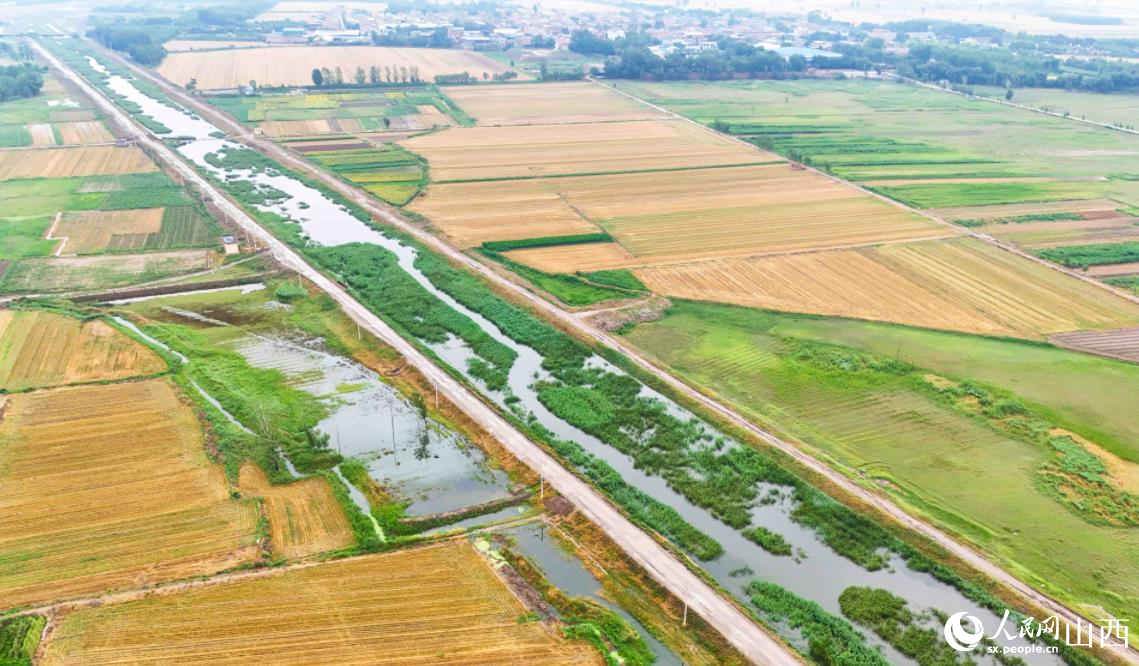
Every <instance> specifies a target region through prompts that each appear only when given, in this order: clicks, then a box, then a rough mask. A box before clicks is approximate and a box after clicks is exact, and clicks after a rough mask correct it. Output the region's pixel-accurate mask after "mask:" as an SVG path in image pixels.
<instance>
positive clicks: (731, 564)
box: [93, 65, 1059, 664]
mask: <svg viewBox="0 0 1139 666" xmlns="http://www.w3.org/2000/svg"><path fill="white" fill-rule="evenodd" d="M93 66H94V65H93ZM111 78H112V79H116V78H117V79H119V80H120V81H118V82H115V83H114V84H113V85H114V86H115V87H114V88H113V89H114V90H116V92H119V94H121V95H123V96H124V97H126V98H127V99H130V100H131V101H134V102H136V103H137V104H139V106H140V107H142V108H143V109H144V113H146V114H147V115H151V116H152V117H153V118H155V119H156V120H158V121H159V122H161V123H162V124H164V125H166V126H167V127H170V128H171V129H172V130H174V133H175V135H178V136H190V137H193V138H194V139H195V140H194V141H191V142H189V143H186V144H184V145H182V146H181V147H179V149H178V150H179V152H181V153H182V154H183V155H184V156H186V157H187V158H188V159H190V160H191V161H193V162H194V163H195V164H197V165H198V166H199V167H201V168H202V169H204V170H206V171H208V172H210V173H213V174H214V175H216V176H218V177H219V178H223V179H227V178H228V179H243V180H248V181H251V182H253V183H256V184H260V185H265V186H269V187H273V188H275V189H277V190H280V191H282V192H285V193H287V194H289V195H290V197H291V198H289V199H286V200H283V201H276V202H270V203H267V204H264V205H259V206H257V208H259V209H261V210H264V211H269V212H274V213H277V214H279V215H282V216H284V217H286V218H287V219H289V220H292V221H293V222H295V223H296V224H298V225H300V227H301V228H302V229H303V231H304V233H305V235H307V237H308V238H310V239H311V240H313V241H315V242H317V243H320V244H322V245H340V244H344V243H350V242H363V243H371V244H374V245H378V246H381V247H383V248H385V249H387V250H389V251H391V252H392V253H394V254H395V255H396V257H397V258H398V264H399V266H400V267H401V268H402V269H403V270H404V271H406V272H407V273H408V274H409V275H411V276H412V277H413V278H414V279H415V280H416V281H417V282H418V283H419V284H420V285H421V286H423V287H424V288H425V289H426V290H427V291H429V292H430V293H432V294H433V295H435V296H436V297H437V298H439V299H440V300H441V301H443V302H444V303H446V304H447V305H448V306H450V307H451V308H453V309H455V310H456V311H458V312H460V313H462V314H463V315H465V316H466V317H468V318H469V319H471V320H472V321H474V322H475V323H476V324H478V325H479V326H480V327H481V328H482V329H483V330H484V331H486V333H487V334H488V335H490V336H491V337H492V338H494V339H496V340H498V341H499V342H501V343H503V344H504V345H506V346H507V347H509V348H511V349H513V350H514V351H515V352H516V353H517V354H518V359H517V361H516V362H515V363H514V366H513V367H512V368H511V369H510V373H509V389H510V393H511V394H513V395H514V396H517V398H518V399H519V403H518V405H515V406H514V407H512V408H510V409H512V410H513V411H517V410H518V409H522V410H524V411H527V412H529V413H531V414H533V415H534V416H535V417H536V418H537V420H538V421H539V422H540V423H542V424H543V425H544V426H545V427H546V428H547V429H549V430H550V431H551V432H553V433H554V434H555V435H556V436H558V437H560V438H563V439H567V440H571V441H574V442H577V443H578V444H580V445H581V446H582V447H584V448H585V449H586V450H587V451H589V452H590V453H592V454H594V455H596V456H598V457H600V458H602V459H604V460H605V461H606V462H608V463H609V464H610V465H611V466H612V467H613V468H614V469H616V470H617V471H618V472H619V473H620V474H621V476H622V477H623V478H624V480H625V481H626V482H627V483H629V484H630V485H632V486H633V487H636V488H638V489H640V490H642V491H644V492H646V493H647V494H649V495H651V496H653V497H655V498H656V499H657V500H659V501H661V502H663V503H664V504H667V505H669V506H672V507H673V508H675V509H676V510H677V511H678V512H679V513H680V515H681V516H682V517H684V519H685V520H687V521H688V522H689V523H691V524H692V525H694V526H696V527H698V528H699V529H701V530H703V531H704V532H705V533H706V534H708V535H709V536H710V537H712V538H714V539H716V540H718V541H719V542H720V543H721V544H722V545H723V546H724V548H725V550H726V554H725V555H724V556H723V557H721V558H720V559H719V560H717V561H714V562H708V563H704V567H705V569H706V570H707V571H708V572H709V573H710V574H711V575H712V576H713V577H714V578H715V579H716V580H717V581H718V582H719V583H720V584H721V585H723V586H724V588H725V589H727V590H729V591H731V592H732V593H733V594H735V595H736V596H737V597H738V598H740V599H741V601H743V603H745V604H748V603H749V602H748V599H747V598H746V596H745V595H744V594H743V591H742V589H741V579H737V578H733V577H731V576H730V571H732V570H735V569H738V568H740V567H742V566H745V565H746V566H748V567H750V568H751V569H752V570H753V571H755V572H756V574H755V576H754V577H759V578H763V579H765V580H768V581H771V582H774V583H777V584H779V585H781V586H783V587H785V588H787V589H789V590H790V591H792V592H794V593H795V594H797V595H799V596H801V597H804V598H807V599H811V600H813V601H816V602H817V603H819V604H820V605H821V606H822V607H823V608H826V609H828V610H831V611H832V612H837V610H838V595H839V594H840V593H841V591H842V590H843V589H845V588H846V587H848V586H850V585H872V586H876V587H882V588H885V589H887V590H890V591H891V592H893V593H894V594H897V595H899V596H901V597H903V598H905V599H906V600H907V601H909V602H910V604H911V607H912V608H914V609H915V610H920V609H925V608H930V607H933V608H938V609H940V610H943V611H946V612H950V613H953V612H957V611H968V612H969V613H970V614H972V615H975V616H977V617H978V618H980V619H981V621H982V622H983V623H984V625H985V626H996V625H997V623H998V622H999V618H997V617H996V616H995V615H994V614H993V613H991V612H989V611H987V610H984V609H982V608H980V607H979V606H978V605H977V604H975V603H973V602H971V601H969V600H968V599H966V598H965V597H964V596H962V595H961V594H960V593H959V592H958V591H957V590H956V589H954V588H952V587H950V586H948V585H946V584H943V583H941V582H939V581H937V580H935V579H934V578H933V577H932V576H930V575H928V574H924V573H919V572H914V571H911V570H909V569H908V568H906V566H905V564H904V563H901V562H899V561H895V562H893V563H892V566H891V567H890V568H888V569H885V570H881V571H878V572H868V571H865V570H864V569H862V568H861V567H858V566H857V565H855V564H854V563H853V562H850V561H849V560H847V559H845V558H843V557H841V556H839V555H837V554H836V553H834V551H832V550H831V549H830V548H829V547H828V546H827V545H826V544H824V543H822V542H821V541H820V540H819V539H818V537H817V536H816V535H815V533H814V532H813V531H812V530H808V529H805V528H803V527H801V526H799V525H797V524H795V523H793V522H792V521H791V520H790V518H789V516H788V513H789V511H790V508H791V507H790V506H789V505H788V504H786V503H779V504H773V505H770V506H757V507H756V509H755V512H754V515H755V519H756V523H757V524H762V525H763V526H765V527H768V528H769V529H772V530H773V531H776V532H778V533H780V534H782V535H783V536H784V537H785V538H786V540H787V541H788V542H789V543H790V544H791V545H792V546H793V547H794V548H795V549H796V550H797V551H799V550H801V551H803V552H805V553H806V560H805V561H804V562H803V563H801V564H800V563H796V562H795V561H794V560H793V559H791V558H784V557H775V556H773V555H770V554H769V553H767V552H766V551H764V550H763V549H762V548H760V547H759V546H757V545H756V544H753V543H752V542H750V541H748V540H747V539H745V538H744V537H743V536H742V535H741V534H740V533H739V532H738V531H736V530H735V529H733V528H731V527H729V526H727V525H725V524H724V523H721V522H720V521H719V520H718V519H716V518H715V517H713V516H712V515H711V514H710V513H709V512H707V511H705V510H704V509H702V508H700V507H697V506H696V505H694V504H692V503H691V502H689V501H688V500H687V498H685V497H683V496H682V495H680V494H679V493H677V492H675V491H673V490H672V489H671V488H669V487H668V485H667V484H666V483H665V482H664V480H663V479H661V478H659V477H655V476H650V475H648V474H645V473H644V472H642V471H640V470H638V469H636V468H635V467H634V465H633V462H632V459H631V458H630V457H628V456H626V455H624V454H622V453H620V452H618V451H616V450H615V449H613V448H611V447H610V446H608V445H606V444H604V443H603V442H601V441H599V440H598V439H596V438H594V437H592V436H591V435H588V434H586V433H584V432H582V431H580V430H578V429H577V428H575V427H573V426H571V425H570V424H568V423H566V422H565V421H563V420H561V419H560V418H558V417H556V416H555V415H554V414H552V413H551V412H549V411H548V410H547V409H546V408H545V407H544V406H543V405H542V404H541V403H540V402H539V401H538V399H537V393H536V391H534V389H533V388H532V386H533V385H534V383H535V381H541V380H544V379H548V378H549V374H548V373H547V372H546V371H545V370H543V369H542V367H541V363H542V358H541V356H540V355H538V353H537V352H535V351H534V350H533V349H531V348H529V347H526V346H524V345H520V344H518V343H516V342H515V341H514V340H512V339H510V338H509V337H507V336H506V335H505V334H503V333H502V331H501V330H499V328H498V327H497V326H495V325H494V324H493V323H492V322H490V321H489V320H487V319H486V318H484V317H482V316H481V315H479V314H478V313H476V312H473V311H471V310H469V309H467V308H466V307H464V306H463V305H461V304H460V303H458V302H457V301H455V299H453V298H451V297H450V296H449V295H447V294H445V293H443V292H442V291H440V290H439V289H437V288H436V287H435V285H434V284H432V283H431V281H430V280H429V279H428V278H427V276H426V275H424V274H423V273H422V272H420V271H419V270H418V269H417V268H416V267H415V265H414V263H415V259H416V257H417V251H416V250H415V249H414V248H411V247H409V246H406V245H403V244H402V243H400V242H399V241H396V240H394V239H391V238H388V237H387V236H384V235H383V234H381V233H380V232H378V231H376V230H375V229H372V228H370V227H368V226H367V225H365V224H364V223H363V222H361V221H359V220H357V219H356V218H355V217H353V216H351V215H350V214H348V212H347V211H346V210H345V209H344V208H342V207H341V206H340V205H338V204H336V203H335V202H333V201H331V200H330V199H328V198H327V197H325V196H324V195H323V194H322V193H321V192H320V191H318V190H316V189H313V188H311V187H308V186H307V185H305V184H303V183H301V182H299V181H297V180H294V179H292V178H290V177H288V176H285V175H282V174H279V173H276V172H255V171H253V170H249V169H228V170H226V169H220V168H217V167H214V166H212V165H210V164H209V163H208V162H206V160H205V156H206V155H208V154H210V153H215V152H219V151H221V152H224V151H226V150H237V149H241V148H242V147H241V146H240V145H239V144H235V143H233V142H229V141H226V140H221V139H212V138H209V135H210V134H211V133H213V132H216V131H217V130H216V128H214V127H213V126H212V125H210V124H209V123H206V122H205V121H202V120H201V119H198V118H196V117H191V116H189V115H187V114H185V113H183V112H182V111H179V110H177V109H173V108H171V107H168V106H165V105H163V104H160V103H158V102H157V101H155V100H152V99H150V98H149V97H147V96H146V95H144V94H142V93H141V92H139V91H138V90H137V89H135V88H134V86H133V85H132V84H131V83H130V82H129V81H128V80H126V79H123V78H122V77H115V76H112V77H111ZM179 116H182V117H183V118H179ZM175 128H177V129H175ZM431 346H432V349H433V350H434V351H435V352H436V353H437V354H438V355H439V356H440V357H441V358H443V359H444V360H445V361H446V362H447V363H448V364H450V365H451V366H452V367H454V368H456V369H457V370H459V371H460V372H464V373H466V369H467V361H468V360H469V359H471V358H472V357H473V353H472V352H471V350H470V349H469V347H467V346H466V345H465V344H464V343H463V342H462V341H460V340H456V339H451V340H448V341H447V342H445V343H442V344H434V345H431ZM588 364H589V365H591V367H597V368H602V369H604V370H606V371H609V372H616V373H620V370H618V369H617V368H615V367H613V366H612V365H611V364H608V363H607V362H606V361H604V360H603V359H600V358H592V359H589V361H588ZM468 378H469V379H470V380H471V382H472V383H473V384H474V385H476V386H483V385H482V383H481V381H480V380H478V379H476V378H473V377H470V376H469V375H468ZM483 388H484V391H483V392H484V393H485V394H486V395H487V396H488V397H489V398H491V399H492V400H494V401H495V402H497V403H498V404H499V405H500V406H502V407H504V408H506V407H507V405H506V403H505V399H506V397H507V394H506V393H500V392H491V391H486V390H485V387H483ZM642 395H648V396H652V397H653V398H655V399H657V400H658V401H660V403H661V404H662V406H663V408H664V409H665V410H667V411H668V412H669V413H670V414H672V415H673V416H675V417H677V418H680V419H682V420H689V419H691V418H693V417H692V415H691V414H689V413H688V412H687V411H686V410H684V409H682V408H680V407H679V406H677V405H675V404H673V403H672V402H671V401H669V400H667V399H665V398H664V397H663V396H660V395H659V394H656V393H655V392H652V391H651V389H648V388H647V387H646V388H645V389H643V390H642ZM344 397H345V398H349V397H350V396H344ZM382 402H383V399H382V398H380V397H378V396H377V399H376V400H367V401H356V402H355V403H354V404H356V405H358V410H359V412H360V413H359V414H357V415H355V416H346V417H344V418H345V419H346V420H347V421H348V422H345V423H336V422H329V423H327V424H322V429H323V430H325V431H326V432H329V433H330V434H332V435H333V442H334V445H337V443H339V444H338V445H339V446H340V447H342V450H343V451H344V452H345V454H346V455H360V456H364V455H372V456H373V457H372V458H370V459H369V469H370V470H372V472H373V474H375V475H376V478H377V479H379V480H382V482H385V483H388V482H396V483H403V484H404V487H405V490H404V492H408V493H409V494H411V495H415V493H416V485H417V484H422V483H423V481H422V478H423V477H421V476H417V475H415V474H409V473H408V471H409V470H416V469H417V465H418V464H421V463H423V462H424V461H425V460H429V459H431V456H432V455H434V454H435V452H437V451H444V450H447V447H446V446H442V445H437V444H436V443H435V441H436V440H431V441H430V442H429V445H428V447H427V448H428V450H429V455H427V456H426V457H424V456H423V452H422V450H420V449H421V446H420V445H419V442H418V439H417V436H415V435H412V434H411V433H412V431H414V430H415V428H416V426H415V425H414V424H413V423H412V422H411V421H410V420H408V419H407V418H406V415H404V419H403V420H402V421H401V422H399V423H393V424H392V425H391V428H390V430H391V431H393V432H391V434H387V435H385V433H384V429H383V428H382V427H377V425H376V420H377V419H376V418H375V417H376V416H377V415H382V414H385V413H386V414H389V415H391V416H390V418H391V419H395V417H396V416H397V415H400V414H404V412H402V411H400V410H396V409H384V407H382V406H381V403H382ZM341 410H343V408H341ZM341 410H337V413H340V412H341ZM344 413H345V414H349V415H351V414H352V412H349V411H345V412H344ZM330 418H333V417H330ZM379 420H380V421H382V416H380V419H379ZM400 423H402V424H403V425H402V430H401V426H400ZM326 426H327V427H326ZM338 426H339V434H338V433H337V427H338ZM381 426H382V423H381ZM705 431H706V432H707V433H708V434H709V435H710V436H711V437H713V438H717V437H719V436H720V435H719V433H718V432H716V431H715V430H714V429H712V428H710V427H707V426H705ZM429 437H436V435H429ZM725 441H726V446H737V445H738V444H736V443H735V442H732V441H731V440H727V439H725ZM393 443H394V446H393ZM454 448H455V450H459V449H458V447H454ZM471 448H473V447H467V449H471ZM450 460H451V461H452V462H453V463H454V464H455V465H457V466H458V467H459V468H465V465H466V463H464V462H463V461H462V459H461V458H460V457H455V456H452V457H451V458H450ZM433 467H434V468H446V467H449V465H447V464H443V465H439V466H433ZM440 474H442V476H444V477H446V476H448V475H449V473H442V472H440ZM460 476H463V474H460ZM417 479H418V480H417ZM460 494H463V493H462V491H460ZM428 504H430V503H429V502H427V501H426V500H424V501H423V502H422V503H420V504H418V505H416V507H415V508H416V510H418V511H424V512H434V511H438V510H445V509H437V508H432V509H431V510H427V509H426V507H427V505H428ZM440 505H441V504H433V505H432V506H433V507H434V506H440ZM791 639H792V640H798V636H797V635H792V636H791ZM871 642H872V643H874V644H877V645H879V646H880V647H883V649H884V651H885V652H886V654H888V655H889V656H890V657H891V661H893V662H894V663H913V662H912V661H910V660H907V659H905V658H904V657H902V656H901V655H896V653H893V652H892V651H891V650H889V649H888V648H886V647H885V646H883V645H882V643H881V642H880V641H877V640H871ZM1000 643H1001V644H1011V645H1023V644H1024V643H1023V641H1021V640H1019V639H1018V640H1014V641H1008V642H1005V641H1000ZM895 656H896V657H897V658H896V659H895V658H894V657H895ZM1025 660H1026V661H1027V662H1029V663H1033V664H1037V663H1040V664H1053V663H1059V661H1058V659H1057V658H1056V657H1054V656H1051V655H1027V656H1025Z"/></svg>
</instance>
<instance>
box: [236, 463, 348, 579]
mask: <svg viewBox="0 0 1139 666" xmlns="http://www.w3.org/2000/svg"><path fill="white" fill-rule="evenodd" d="M238 488H239V489H240V490H241V492H242V493H243V494H245V495H248V496H253V497H261V498H264V500H265V514H266V516H268V518H269V530H270V533H269V537H270V540H271V543H272V544H273V552H275V553H278V554H280V555H281V556H282V557H287V558H289V559H296V558H300V557H305V556H307V555H313V554H315V553H322V552H326V551H330V550H338V549H341V548H347V547H349V546H352V545H353V544H354V543H355V539H353V537H352V529H351V527H349V525H348V521H347V520H346V519H345V518H344V513H343V512H342V511H341V509H340V505H339V504H338V503H337V501H336V498H335V497H334V496H333V494H332V489H331V488H329V486H328V481H327V480H325V479H323V478H321V477H311V478H307V479H301V480H300V481H294V482H292V483H289V484H284V485H279V486H273V485H270V484H269V480H268V479H267V478H266V477H265V472H264V471H263V470H262V469H261V468H260V467H257V466H256V465H252V464H246V465H244V466H242V468H241V476H240V482H239V483H238Z"/></svg>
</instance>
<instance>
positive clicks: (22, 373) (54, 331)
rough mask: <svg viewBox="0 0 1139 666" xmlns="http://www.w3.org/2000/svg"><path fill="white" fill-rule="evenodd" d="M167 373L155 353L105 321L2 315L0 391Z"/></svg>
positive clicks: (19, 312) (11, 312)
mask: <svg viewBox="0 0 1139 666" xmlns="http://www.w3.org/2000/svg"><path fill="white" fill-rule="evenodd" d="M165 369H166V363H164V362H163V360H162V359H161V358H159V357H158V355H157V354H155V353H154V352H153V351H151V350H150V349H148V348H147V347H144V346H143V345H140V344H139V343H137V342H135V341H134V340H131V339H130V338H128V337H127V336H125V335H123V334H122V333H120V332H119V331H117V330H115V329H114V328H112V327H111V326H110V325H109V324H107V323H106V322H104V321H101V320H97V319H96V320H92V321H88V322H81V321H79V320H78V319H74V318H72V317H66V316H64V315H58V314H52V313H49V312H41V311H35V310H0V386H2V387H4V388H6V389H8V390H10V391H19V390H23V389H27V388H33V387H44V386H57V385H60V384H73V383H79V382H93V381H106V380H114V379H125V378H127V377H135V376H139V375H150V374H154V373H157V372H162V371H163V370H165Z"/></svg>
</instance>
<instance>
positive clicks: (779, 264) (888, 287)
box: [636, 239, 1139, 339]
mask: <svg viewBox="0 0 1139 666" xmlns="http://www.w3.org/2000/svg"><path fill="white" fill-rule="evenodd" d="M636 274H637V277H639V278H640V279H641V280H642V281H643V282H644V283H645V284H646V285H647V286H648V287H649V288H650V289H652V290H653V291H656V292H658V293H661V294H664V295H666V296H677V297H682V298H691V299H696V300H711V301H719V302H725V303H737V304H740V305H748V306H752V307H761V308H769V309H773V310H784V311H791V312H809V313H815V314H823V315H831V316H843V317H855V318H859V319H872V320H878V321H888V322H895V323H901V324H909V325H912V326H923V327H928V328H941V329H947V330H956V331H965V332H969V333H981V334H987V335H1004V336H1015V337H1026V338H1036V339H1040V338H1043V337H1046V336H1048V335H1052V334H1055V333H1061V332H1066V331H1073V330H1080V329H1104V328H1119V327H1124V326H1133V325H1135V324H1136V323H1139V306H1137V305H1135V304H1132V303H1130V302H1128V301H1125V300H1123V299H1121V298H1117V297H1114V296H1112V295H1111V294H1109V293H1106V292H1104V291H1102V290H1100V289H1097V288H1096V287H1094V286H1092V285H1089V284H1085V283H1084V282H1081V281H1079V280H1076V279H1074V278H1071V277H1068V276H1066V275H1063V274H1061V273H1058V272H1056V271H1053V270H1050V269H1048V268H1046V267H1044V266H1040V265H1037V264H1036V263H1033V262H1030V261H1028V260H1026V259H1022V258H1020V257H1018V256H1016V255H1013V254H1012V253H1009V252H1005V251H1003V250H1001V249H999V248H996V247H993V246H990V245H988V244H985V243H982V242H979V241H975V240H973V239H959V240H954V241H940V242H928V243H910V244H897V245H889V246H883V247H880V248H865V249H859V250H840V251H831V252H817V253H808V254H797V255H786V256H777V257H767V258H759V259H727V260H721V261H708V262H698V263H692V264H685V265H679V266H668V267H654V268H645V269H641V270H637V271H636Z"/></svg>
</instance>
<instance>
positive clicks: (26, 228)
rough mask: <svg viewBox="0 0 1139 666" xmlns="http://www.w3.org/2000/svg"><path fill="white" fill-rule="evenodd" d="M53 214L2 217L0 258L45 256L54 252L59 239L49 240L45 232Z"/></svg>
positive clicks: (49, 225)
mask: <svg viewBox="0 0 1139 666" xmlns="http://www.w3.org/2000/svg"><path fill="white" fill-rule="evenodd" d="M54 219H55V218H54V217H53V216H39V217H25V218H19V219H4V218H0V259H22V258H24V257H45V256H47V255H49V254H51V253H52V250H54V249H55V245H56V243H58V242H59V241H53V240H47V239H45V238H44V234H45V233H46V232H47V230H48V228H49V227H51V223H52V222H53V221H54Z"/></svg>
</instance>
